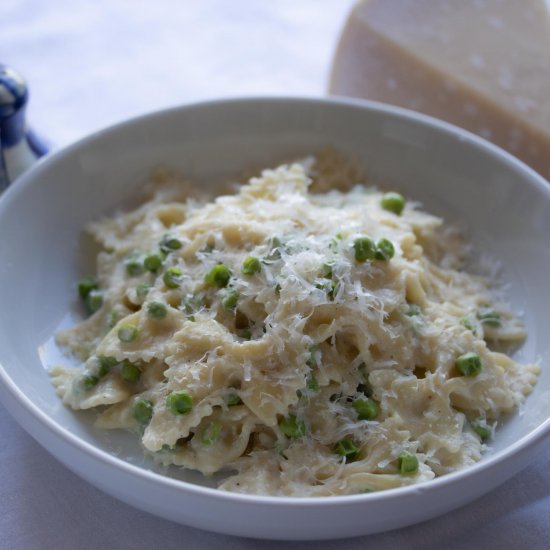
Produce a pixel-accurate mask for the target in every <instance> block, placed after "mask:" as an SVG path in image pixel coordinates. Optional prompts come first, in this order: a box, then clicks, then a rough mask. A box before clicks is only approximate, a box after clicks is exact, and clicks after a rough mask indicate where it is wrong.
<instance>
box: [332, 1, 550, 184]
mask: <svg viewBox="0 0 550 550" xmlns="http://www.w3.org/2000/svg"><path fill="white" fill-rule="evenodd" d="M549 31H550V16H549V13H548V8H547V6H546V4H545V2H544V0H526V1H524V2H516V1H513V0H484V1H481V0H477V1H476V0H463V1H461V2H447V1H440V2H433V1H431V0H414V1H413V0H401V1H400V2H399V4H397V3H394V2H384V1H383V0H365V1H362V2H360V3H358V4H357V5H356V7H355V8H354V10H353V11H352V13H351V15H350V17H349V19H348V21H347V24H346V27H345V29H344V32H343V33H342V36H341V39H340V44H339V46H338V49H337V52H336V54H335V58H334V63H333V68H332V75H331V81H330V89H329V91H330V93H332V94H337V95H349V96H355V97H363V98H368V99H374V100H377V101H385V102H387V103H392V104H395V105H399V106H402V107H406V108H409V109H414V110H417V111H421V112H424V113H427V114H430V115H432V116H436V117H438V118H441V119H444V120H447V121H449V122H452V123H454V124H457V125H459V126H462V127H464V128H466V129H468V130H470V131H473V132H475V133H477V134H479V135H481V136H482V137H484V138H487V139H489V140H491V141H493V142H494V143H496V144H497V145H500V146H501V147H503V148H504V149H507V150H508V151H510V152H511V153H512V154H514V155H516V156H517V157H519V158H521V159H522V160H524V161H525V162H526V163H528V164H529V165H531V166H532V167H533V168H534V169H535V170H538V171H539V172H540V173H541V174H543V175H544V176H545V177H546V178H550V101H549V98H550V56H549V55H548V53H549V52H550V32H549Z"/></svg>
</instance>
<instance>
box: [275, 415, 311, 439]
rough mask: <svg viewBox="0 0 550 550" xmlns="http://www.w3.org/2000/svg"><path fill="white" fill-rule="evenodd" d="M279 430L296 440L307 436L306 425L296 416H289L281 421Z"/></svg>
mask: <svg viewBox="0 0 550 550" xmlns="http://www.w3.org/2000/svg"><path fill="white" fill-rule="evenodd" d="M279 428H280V430H281V432H283V433H284V434H285V435H286V436H287V437H290V438H291V439H296V438H298V437H303V436H304V435H305V434H306V425H305V424H304V422H303V421H302V420H298V419H297V418H296V415H294V414H289V415H288V416H286V417H284V418H282V419H281V420H280V421H279Z"/></svg>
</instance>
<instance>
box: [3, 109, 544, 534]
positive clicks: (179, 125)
mask: <svg viewBox="0 0 550 550" xmlns="http://www.w3.org/2000/svg"><path fill="white" fill-rule="evenodd" d="M326 144H330V145H334V146H336V147H337V148H339V149H340V150H342V151H344V152H347V153H350V154H352V155H356V156H357V157H358V158H359V159H361V160H362V162H363V163H364V165H365V167H366V168H367V170H368V173H369V174H370V176H371V178H372V180H373V181H375V182H379V183H381V184H385V185H390V184H391V187H393V188H397V189H400V190H402V191H403V192H404V193H405V194H406V195H407V196H410V197H414V198H416V199H418V200H420V201H422V202H423V203H424V206H425V208H426V209H427V210H428V211H430V212H433V213H436V214H440V215H443V216H445V217H446V219H447V220H448V221H449V222H451V223H459V224H461V225H464V226H465V227H467V228H468V233H469V238H470V239H471V242H473V243H474V246H475V248H476V250H477V251H478V252H482V251H485V252H489V253H490V255H491V256H493V257H494V258H495V259H497V260H498V261H500V262H501V263H502V265H503V278H504V280H506V281H508V282H509V283H510V285H511V286H510V290H509V293H508V299H509V301H510V302H511V303H512V305H513V307H514V308H515V309H516V310H519V311H522V312H523V313H524V320H525V323H526V325H527V330H528V333H529V337H528V340H527V342H526V343H525V345H524V346H523V348H522V349H521V351H520V352H519V358H520V359H522V360H528V361H533V360H536V359H540V360H541V361H542V363H546V364H547V365H548V363H549V360H550V338H548V334H547V325H546V322H547V319H548V312H549V311H550V292H549V291H548V279H549V276H550V247H549V246H547V242H548V237H549V236H550V186H548V184H547V183H546V182H545V181H544V180H543V179H542V178H541V177H539V176H538V175H537V174H535V173H534V172H533V171H532V170H530V169H529V168H527V167H526V166H525V165H524V164H522V163H521V162H519V161H518V160H516V159H514V158H513V157H511V156H510V155H508V154H506V153H504V152H503V151H501V150H500V149H498V148H496V147H494V146H492V145H490V144H488V143H487V142H485V141H483V140H481V139H480V138H477V137H475V136H473V135H471V134H469V133H467V132H464V131H462V130H460V129H458V128H455V127H453V126H450V125H448V124H445V123H442V122H438V121H436V120H434V119H431V118H428V117H425V116H422V115H418V114H414V113H411V112H407V111H404V110H401V109H397V108H392V107H388V106H383V105H379V104H374V103H367V102H351V101H341V100H321V99H315V100H312V99H254V100H246V99H245V100H235V101H220V102H213V103H205V104H199V105H191V106H185V107H181V108H177V109H172V110H168V111H163V112H160V113H156V114H153V115H150V116H145V117H142V118H138V119H136V120H133V121H130V122H127V123H124V124H121V125H118V126H115V127H113V128H111V129H108V130H105V131H103V132H100V133H98V134H96V135H93V136H91V137H89V138H88V139H85V140H83V141H81V142H79V143H77V144H76V145H73V146H71V147H69V148H67V149H65V150H63V151H61V152H59V153H57V154H55V155H53V156H51V157H50V158H48V159H46V160H45V161H44V162H43V163H41V164H39V165H38V166H37V167H36V168H35V169H33V170H32V171H31V172H29V173H27V174H26V175H24V176H23V177H22V178H21V179H20V180H19V181H18V182H17V183H16V184H15V185H14V186H13V187H12V188H10V189H9V190H8V191H7V192H6V193H5V194H4V196H3V197H2V198H1V200H0V238H1V243H2V247H1V250H2V261H1V262H0V287H1V288H2V292H1V293H0V312H1V316H0V364H1V368H0V397H1V399H2V402H3V403H4V404H5V405H6V407H7V408H8V409H9V410H10V411H11V413H12V414H13V416H14V417H15V418H16V419H17V420H18V421H19V422H20V423H21V425H22V426H23V427H24V428H25V429H26V430H28V432H29V433H30V434H31V435H32V436H33V437H35V438H36V439H37V440H38V441H39V442H40V443H41V444H42V445H43V446H44V447H46V448H47V449H48V450H49V451H50V452H51V453H53V454H54V455H55V456H56V457H57V458H58V459H59V460H61V461H62V462H63V463H64V464H66V465H67V467H69V468H70V469H71V470H73V471H75V472H76V473H78V474H79V475H81V476H82V477H83V478H85V479H87V480H88V481H90V482H91V483H93V484H94V485H96V486H97V487H99V488H101V489H103V490H105V491H106V492H108V493H110V494H112V495H114V496H116V497H118V498H120V499H122V500H124V501H126V502H128V503H130V504H133V505H135V506H137V507H139V508H142V509H144V510H148V511H150V512H152V513H154V514H158V515H159V516H162V517H165V518H169V519H171V520H175V521H178V522H181V523H185V524H188V525H193V526H196V527H201V528H203V529H208V530H212V531H218V532H221V533H229V534H237V535H243V536H249V537H262V538H277V539H324V538H337V537H349V536H355V535H361V534H366V533H374V532H377V531H382V530H386V529H392V528H396V527H400V526H404V525H408V524H412V523H415V522H418V521H421V520H426V519H429V518H431V517H434V516H436V515H438V514H441V513H443V512H446V511H449V510H451V509H453V508H455V507H457V506H461V505H463V504H465V503H467V502H468V501H470V500H472V499H474V498H476V497H478V496H479V495H481V494H483V493H484V492H486V491H489V490H490V489H492V488H493V487H495V486H497V485H498V484H500V483H502V482H503V481H505V480H506V479H507V478H509V477H511V476H512V475H513V474H515V473H516V472H518V471H519V470H520V469H521V468H523V467H524V466H526V465H527V463H528V461H529V459H530V457H531V456H532V455H533V453H534V452H535V450H536V448H537V446H538V445H539V444H540V443H541V442H542V440H543V439H544V437H545V436H547V435H548V432H549V431H550V407H549V406H548V403H549V395H550V374H549V369H548V368H546V369H544V368H543V372H542V374H541V376H540V380H539V383H538V385H537V387H536V389H535V392H534V393H533V394H532V395H531V396H530V397H529V398H528V400H527V403H526V405H525V408H524V410H523V413H522V414H521V415H516V416H514V417H513V418H512V419H511V420H510V421H509V422H507V423H506V424H505V425H504V426H503V427H502V429H500V430H499V432H498V437H497V438H496V440H495V442H494V445H493V451H492V452H491V453H489V454H488V455H487V456H486V457H485V458H484V459H483V460H482V461H481V462H480V463H479V464H477V465H476V466H474V467H472V468H469V469H466V470H463V471H461V472H458V473H455V474H452V475H448V476H446V477H442V478H439V479H436V480H434V481H431V482H429V483H426V484H422V485H418V486H413V487H406V488H400V489H394V490H389V491H386V492H381V493H371V494H364V495H355V496H343V497H330V498H315V499H312V498H304V499H296V498H275V497H258V496H247V495H238V494H231V493H224V492H221V491H218V490H216V489H214V488H212V485H213V484H212V481H209V480H205V479H203V478H202V477H201V476H199V475H197V474H195V473H193V472H185V471H181V470H170V471H168V472H167V473H166V475H163V474H162V473H161V472H158V471H157V470H155V467H154V465H153V464H152V463H150V462H148V461H147V460H145V459H143V458H142V454H141V451H140V450H139V447H138V444H137V442H136V441H135V440H134V439H133V438H132V437H128V436H125V435H124V434H122V433H114V432H109V433H107V434H106V433H100V432H99V431H97V430H95V429H94V427H93V425H92V422H91V418H93V415H92V414H87V413H75V412H73V411H71V410H69V409H67V408H65V407H64V406H63V405H62V404H61V401H60V399H59V398H58V397H57V396H56V394H55V391H54V389H53V387H52V386H51V384H50V380H49V377H48V375H47V372H46V369H47V367H49V366H51V364H52V363H53V362H56V361H57V360H58V356H56V353H57V352H56V349H55V346H54V345H52V340H51V338H52V335H53V333H54V332H55V330H56V329H57V328H58V327H59V326H60V324H63V323H67V322H70V320H71V315H72V314H71V312H72V308H73V307H74V303H75V299H74V282H75V281H76V280H77V279H78V278H79V277H80V276H81V275H83V274H85V273H87V272H89V271H90V270H92V269H93V263H92V259H91V258H90V257H89V254H87V253H86V252H87V250H86V246H84V245H83V244H82V243H81V234H82V227H83V224H84V223H85V222H87V221H88V220H92V219H94V218H96V217H98V216H99V215H101V214H104V213H108V212H109V211H112V210H113V208H114V207H115V206H116V205H120V204H123V203H124V202H125V201H128V199H129V198H130V197H131V196H132V194H133V193H134V192H135V191H136V190H137V189H138V188H139V186H140V185H141V184H142V183H143V182H144V181H145V179H146V178H147V175H148V174H149V172H150V171H151V169H152V168H153V167H154V166H157V165H159V164H163V165H166V166H169V167H172V168H174V169H176V170H180V171H182V172H183V173H184V174H186V175H187V176H189V177H190V178H192V179H196V180H197V181H199V182H202V183H203V184H205V185H208V182H210V181H214V180H219V179H220V178H224V177H227V176H231V175H235V174H238V173H239V172H240V171H242V170H243V169H245V168H246V167H247V166H250V165H254V166H258V165H260V166H262V165H263V166H268V165H270V164H272V163H273V162H274V161H279V160H280V159H282V158H284V157H290V156H296V154H305V153H309V152H314V151H316V150H317V149H318V148H319V147H320V146H323V145H326ZM7 443H8V442H4V444H7Z"/></svg>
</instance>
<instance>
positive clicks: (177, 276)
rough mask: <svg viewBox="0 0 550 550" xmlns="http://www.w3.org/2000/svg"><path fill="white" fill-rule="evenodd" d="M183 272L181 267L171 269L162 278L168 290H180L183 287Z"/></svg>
mask: <svg viewBox="0 0 550 550" xmlns="http://www.w3.org/2000/svg"><path fill="white" fill-rule="evenodd" d="M182 276H183V272H182V271H181V269H180V268H179V267H169V268H168V269H167V270H166V271H165V272H164V275H163V276H162V280H163V281H164V284H165V285H166V286H167V287H168V288H178V287H179V286H180V285H181V280H182Z"/></svg>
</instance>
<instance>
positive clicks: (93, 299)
mask: <svg viewBox="0 0 550 550" xmlns="http://www.w3.org/2000/svg"><path fill="white" fill-rule="evenodd" d="M84 303H85V304H86V309H87V310H88V313H90V314H92V313H95V312H96V311H97V310H98V309H99V308H100V307H101V306H102V305H103V293H102V292H101V291H100V290H91V291H90V292H89V293H88V296H86V298H84Z"/></svg>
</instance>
